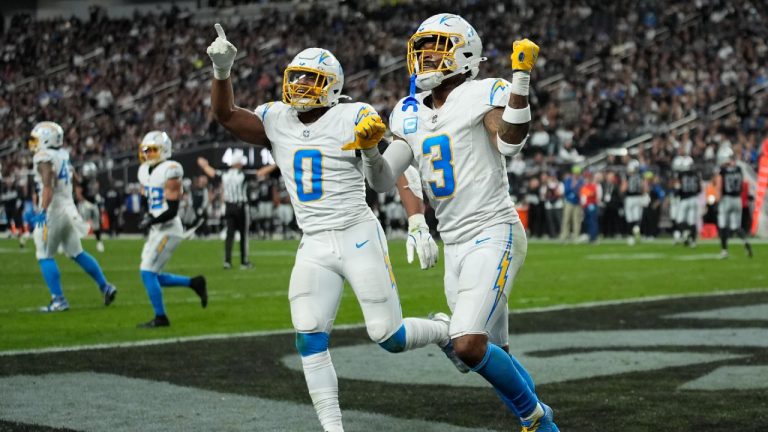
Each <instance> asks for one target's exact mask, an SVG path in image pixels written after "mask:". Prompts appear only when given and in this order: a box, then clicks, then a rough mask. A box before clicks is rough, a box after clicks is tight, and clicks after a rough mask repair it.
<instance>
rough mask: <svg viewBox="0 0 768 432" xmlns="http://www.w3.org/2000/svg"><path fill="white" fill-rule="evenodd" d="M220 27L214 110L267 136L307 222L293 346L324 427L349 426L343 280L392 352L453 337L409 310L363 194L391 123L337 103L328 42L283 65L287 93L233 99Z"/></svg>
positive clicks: (294, 279)
mask: <svg viewBox="0 0 768 432" xmlns="http://www.w3.org/2000/svg"><path fill="white" fill-rule="evenodd" d="M216 30H217V32H218V38H216V40H215V41H214V42H213V43H212V44H211V45H210V47H208V54H209V56H210V57H211V60H212V61H213V70H214V78H215V79H214V80H213V83H212V86H211V106H212V110H213V114H214V116H215V118H216V120H217V121H219V123H221V124H222V125H223V126H224V127H225V128H226V129H228V130H229V131H230V132H232V133H233V134H234V135H235V136H237V137H238V138H240V139H242V140H244V141H246V142H249V143H253V144H261V145H268V146H269V147H270V148H271V151H272V155H273V157H274V159H275V162H276V163H277V166H278V167H279V168H280V170H281V171H282V174H283V178H284V179H285V184H286V188H287V189H288V193H289V195H290V198H291V203H292V204H293V208H294V211H295V213H296V219H297V221H298V223H299V227H300V228H301V229H302V230H303V232H304V235H303V237H302V239H301V243H300V244H299V249H298V252H297V253H296V262H295V264H294V267H293V270H292V272H291V280H290V286H289V289H288V297H289V300H290V306H291V319H292V322H293V326H294V328H295V329H296V348H297V350H298V351H299V354H300V355H301V360H302V365H303V368H304V375H305V378H306V381H307V387H308V389H309V394H310V396H311V398H312V402H313V404H314V407H315V410H316V412H317V415H318V418H319V420H320V423H321V424H322V427H323V428H324V430H325V431H331V432H337V431H342V430H343V426H342V421H341V410H340V408H339V399H338V391H339V390H338V389H339V387H338V381H337V378H336V372H335V370H334V368H333V364H332V363H331V356H330V354H329V352H328V339H329V335H330V333H331V329H332V327H333V323H334V320H335V318H336V312H337V309H338V307H339V303H340V300H341V294H342V290H343V286H344V280H348V281H349V283H350V285H351V286H352V289H353V291H354V292H355V295H356V296H357V299H358V301H359V303H360V307H361V309H362V311H363V316H364V318H365V325H366V329H367V331H368V335H369V336H370V338H371V339H372V340H373V341H374V342H377V343H379V345H381V346H382V347H383V348H384V349H385V350H387V351H389V352H393V353H398V352H402V351H406V350H409V349H412V348H417V347H420V346H425V345H428V344H432V343H441V342H442V343H447V342H448V326H447V322H445V321H438V320H427V319H416V318H406V319H403V317H402V311H401V309H400V301H399V297H398V292H397V286H396V284H395V277H394V273H393V271H392V265H391V263H390V260H389V254H388V248H387V240H386V238H385V237H384V232H383V230H382V228H381V226H380V225H379V222H378V220H377V219H376V217H375V216H374V214H373V213H372V212H371V210H370V209H369V208H368V206H367V205H366V203H365V183H364V177H363V168H362V160H361V158H360V156H359V154H358V153H357V152H356V149H359V148H363V147H367V146H369V145H376V144H378V143H379V141H380V140H381V137H382V135H383V134H384V131H385V127H384V124H383V123H382V122H381V118H379V116H378V114H377V113H376V111H375V110H374V109H373V108H372V107H371V106H370V105H367V104H363V103H346V104H339V98H340V96H341V89H342V86H343V85H344V73H343V71H342V68H341V65H340V64H339V62H338V60H336V58H335V57H334V56H333V54H331V52H330V51H328V50H325V49H322V48H309V49H306V50H304V51H302V52H300V53H299V54H297V55H296V57H295V58H294V59H293V61H292V62H291V63H290V64H289V65H288V67H287V68H286V70H285V73H284V78H283V100H282V101H279V102H269V103H266V104H263V105H261V106H259V107H257V108H256V109H255V110H253V111H249V110H246V109H243V108H239V107H237V106H236V105H235V103H234V95H233V90H232V83H231V80H230V79H229V74H230V69H231V67H232V64H233V62H234V58H235V54H236V52H237V50H236V49H235V47H234V45H232V44H231V43H230V42H229V41H227V39H226V36H225V35H224V31H223V30H222V28H221V26H220V25H218V24H216Z"/></svg>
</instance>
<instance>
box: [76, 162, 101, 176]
mask: <svg viewBox="0 0 768 432" xmlns="http://www.w3.org/2000/svg"><path fill="white" fill-rule="evenodd" d="M80 171H81V172H82V173H83V177H87V178H90V177H93V176H95V175H96V171H98V168H96V164H95V163H93V162H90V161H89V162H86V163H84V164H83V167H82V168H81V169H80Z"/></svg>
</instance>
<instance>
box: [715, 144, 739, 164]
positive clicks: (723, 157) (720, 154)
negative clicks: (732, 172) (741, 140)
mask: <svg viewBox="0 0 768 432" xmlns="http://www.w3.org/2000/svg"><path fill="white" fill-rule="evenodd" d="M734 159H735V155H734V153H733V149H732V148H731V147H730V146H723V147H720V150H718V151H717V163H718V165H724V164H726V163H728V162H731V161H733V160H734Z"/></svg>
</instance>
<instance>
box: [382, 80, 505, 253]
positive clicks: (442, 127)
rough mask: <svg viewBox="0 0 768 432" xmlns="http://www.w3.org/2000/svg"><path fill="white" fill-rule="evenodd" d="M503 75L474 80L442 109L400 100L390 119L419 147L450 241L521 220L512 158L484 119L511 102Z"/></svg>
mask: <svg viewBox="0 0 768 432" xmlns="http://www.w3.org/2000/svg"><path fill="white" fill-rule="evenodd" d="M509 90H510V83H509V82H507V81H505V80H503V79H494V78H489V79H484V80H477V81H475V80H470V81H467V82H465V83H464V84H461V85H460V86H458V87H456V88H455V89H454V90H453V91H452V92H451V93H450V95H448V99H447V100H446V103H445V104H444V105H443V106H442V107H440V109H437V110H435V109H432V108H430V107H429V106H427V104H426V103H424V98H426V97H427V96H429V95H430V94H431V92H422V93H419V94H417V95H416V99H417V100H418V101H419V105H418V112H415V113H414V112H413V110H412V109H411V108H408V110H407V111H405V112H404V111H403V100H404V99H403V100H400V102H398V103H397V105H396V106H395V108H394V110H393V111H392V115H391V116H390V119H389V127H390V129H391V130H392V133H393V134H394V135H396V136H398V137H400V138H402V139H404V140H405V141H406V142H407V143H408V144H409V145H410V146H411V150H412V151H413V156H414V162H415V165H416V167H417V168H418V170H419V174H420V175H421V180H422V183H423V187H424V191H425V192H426V194H427V196H428V197H429V202H430V203H431V204H432V206H433V207H434V209H435V216H436V217H437V220H438V231H440V235H441V236H442V238H443V241H445V242H446V243H449V244H450V243H459V242H464V241H467V240H470V239H472V237H474V236H475V235H477V234H479V233H480V232H481V231H482V229H483V228H484V227H489V226H492V225H496V224H500V223H516V222H518V221H519V220H520V217H519V216H518V214H517V211H516V210H515V207H514V204H513V203H512V199H511V198H510V196H509V181H508V180H507V168H506V159H505V158H504V156H503V155H502V154H501V153H499V151H498V149H497V148H496V146H495V145H493V144H492V143H491V141H490V137H489V135H488V132H487V131H486V129H485V126H484V125H483V117H484V116H485V114H486V113H487V112H488V111H490V110H491V109H493V108H494V107H504V106H506V105H507V103H508V102H509Z"/></svg>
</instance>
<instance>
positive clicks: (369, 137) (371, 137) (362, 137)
mask: <svg viewBox="0 0 768 432" xmlns="http://www.w3.org/2000/svg"><path fill="white" fill-rule="evenodd" d="M386 131H387V127H386V126H385V125H384V122H382V121H381V117H379V116H378V115H377V114H373V115H369V116H367V117H363V119H362V120H360V123H358V124H357V126H355V140H354V141H352V142H350V143H347V144H344V146H343V147H341V149H342V150H368V149H371V148H374V147H376V146H377V145H378V144H379V141H381V138H382V137H383V136H384V132H386Z"/></svg>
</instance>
